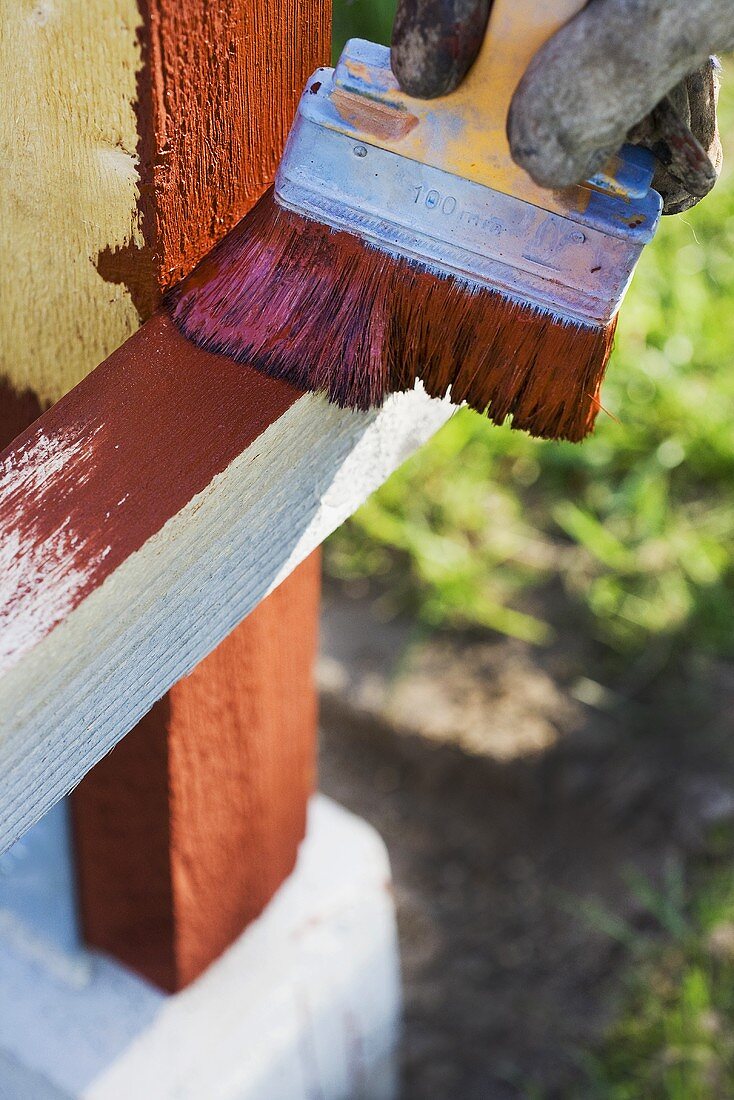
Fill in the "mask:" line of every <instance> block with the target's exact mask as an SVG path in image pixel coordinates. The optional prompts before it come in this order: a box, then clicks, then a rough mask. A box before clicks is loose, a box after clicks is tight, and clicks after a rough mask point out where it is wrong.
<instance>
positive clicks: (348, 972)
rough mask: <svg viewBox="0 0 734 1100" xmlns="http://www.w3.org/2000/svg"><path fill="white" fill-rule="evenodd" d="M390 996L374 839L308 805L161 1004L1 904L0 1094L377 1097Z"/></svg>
mask: <svg viewBox="0 0 734 1100" xmlns="http://www.w3.org/2000/svg"><path fill="white" fill-rule="evenodd" d="M399 1009H400V989H399V970H398V952H397V937H396V928H395V912H394V905H393V901H392V897H391V893H390V871H389V866H388V862H387V856H386V853H385V850H384V847H383V845H382V842H381V840H380V839H379V837H378V836H377V834H376V833H375V832H374V831H373V830H372V829H371V828H370V827H369V826H368V825H366V824H365V823H364V822H363V821H360V820H359V819H358V818H356V817H354V816H352V815H351V814H349V813H347V812H346V811H345V810H343V809H341V808H340V807H338V806H336V805H335V804H334V803H332V802H330V801H329V800H327V799H325V798H322V797H317V798H315V799H313V801H312V805H311V812H310V818H309V828H308V835H307V837H306V840H305V841H304V843H303V845H302V848H301V852H300V856H299V860H298V865H297V867H296V870H295V872H294V873H293V875H292V876H291V878H290V879H289V880H288V882H287V883H286V884H285V885H284V886H283V887H282V888H281V890H280V891H279V892H278V894H277V895H276V897H275V898H274V900H273V901H272V902H271V904H270V905H269V906H268V908H267V910H266V911H265V913H264V914H263V916H262V917H261V918H260V919H259V920H258V921H256V922H255V923H254V924H253V925H251V926H250V928H248V929H247V931H246V932H245V933H244V934H243V935H242V936H241V937H240V939H239V940H238V941H237V942H236V943H235V944H234V945H233V946H232V947H231V948H230V949H229V950H228V951H227V952H225V954H224V955H222V957H221V958H220V959H218V960H217V962H216V963H215V964H214V965H213V966H211V967H210V968H209V970H208V971H207V972H206V973H205V974H204V975H203V976H202V977H201V978H200V979H199V980H198V981H196V982H195V983H194V984H193V985H191V986H189V988H188V989H186V990H184V991H183V992H182V993H178V994H176V995H174V996H168V995H166V994H163V993H161V992H160V991H159V990H157V989H154V988H153V987H152V986H150V985H148V984H147V983H146V982H144V981H142V980H141V979H140V978H138V977H136V976H135V975H133V974H131V973H130V972H129V971H127V970H126V969H125V968H124V967H121V966H120V965H118V964H117V963H115V962H113V961H112V960H110V959H108V958H105V957H102V956H100V955H97V954H93V953H91V952H87V951H84V950H81V949H76V950H73V949H67V950H60V949H59V947H58V945H57V944H53V943H52V942H51V941H50V940H47V939H43V938H41V937H39V936H38V935H37V934H36V932H35V931H34V930H33V929H32V928H30V927H29V925H28V923H27V922H26V921H24V920H22V919H21V918H20V917H18V916H17V914H14V913H12V912H11V911H10V910H9V909H5V910H0V1100H61V1098H64V1100H70V1098H74V1100H77V1098H82V1097H84V1098H85V1100H131V1097H141V1098H142V1097H144V1098H145V1100H169V1098H170V1100H173V1097H176V1100H390V1098H392V1097H394V1095H395V1089H396V1084H395V1072H394V1052H395V1046H396V1040H397V1035H398V1026H399V1025H398V1021H399Z"/></svg>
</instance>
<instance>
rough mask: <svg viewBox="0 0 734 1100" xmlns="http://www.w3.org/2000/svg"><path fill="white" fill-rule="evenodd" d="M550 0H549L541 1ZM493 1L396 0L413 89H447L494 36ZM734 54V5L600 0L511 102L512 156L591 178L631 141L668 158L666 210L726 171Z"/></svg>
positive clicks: (554, 183) (544, 54)
mask: <svg viewBox="0 0 734 1100" xmlns="http://www.w3.org/2000/svg"><path fill="white" fill-rule="evenodd" d="M539 2H542V0H539ZM490 8H491V0H398V10H397V15H396V18H395V24H394V28H393V42H392V67H393V71H394V72H395V76H396V77H397V79H398V81H399V83H400V86H401V87H402V88H403V90H404V91H406V92H408V93H410V94H412V95H416V96H420V97H422V98H433V97H434V96H438V95H445V94H446V93H448V92H450V91H453V89H454V88H455V87H456V86H457V85H458V84H459V83H460V82H461V80H462V79H463V77H464V75H465V74H466V72H467V70H468V69H469V67H470V65H471V63H472V61H473V60H474V58H475V57H476V55H477V53H478V51H479V47H480V46H481V43H482V40H483V38H484V32H485V28H486V24H487V19H488V17H489V11H490ZM731 49H734V0H590V2H589V3H588V4H587V6H586V7H585V8H584V9H583V11H581V12H580V13H579V14H578V15H577V16H576V17H575V18H574V19H572V20H571V21H570V22H569V23H568V24H567V25H566V26H565V27H563V28H562V29H561V30H560V31H559V32H558V33H557V34H555V35H554V36H553V37H552V38H551V39H550V41H548V42H547V43H546V44H545V46H543V47H542V48H541V49H540V50H539V51H538V53H537V54H536V55H535V57H534V58H533V60H532V61H531V63H530V65H529V67H528V69H527V71H526V73H525V74H524V76H523V77H522V79H521V81H520V83H519V85H518V87H517V90H516V92H515V95H514V98H513V100H512V105H511V107H510V114H509V118H508V123H507V132H508V137H509V140H510V150H511V152H512V156H513V158H514V159H515V161H517V163H518V164H519V165H521V167H523V168H524V169H525V170H526V171H527V172H529V174H530V175H531V176H532V177H533V179H534V180H535V181H536V183H539V184H541V185H543V186H545V187H566V186H569V185H570V184H573V183H579V182H581V181H582V180H584V179H587V178H588V177H589V176H590V175H593V173H594V172H595V171H597V170H598V169H599V168H600V167H601V165H602V164H603V163H604V161H605V160H606V159H607V157H608V156H609V155H610V154H612V153H614V152H616V150H617V149H618V148H619V147H620V145H622V144H623V143H624V141H625V140H628V141H632V142H634V143H636V144H640V145H645V146H647V148H649V149H651V150H652V151H653V153H654V154H655V155H656V157H657V160H658V168H657V171H656V173H655V179H654V180H653V186H654V187H655V188H656V190H658V191H659V192H660V193H661V194H662V196H663V202H664V206H663V211H664V213H666V214H674V213H678V212H680V211H682V210H686V209H688V208H689V207H691V206H693V205H694V204H695V203H696V202H698V201H699V200H700V199H701V198H702V197H703V196H704V195H705V194H707V193H708V191H709V190H710V189H711V187H712V186H713V184H714V183H715V181H716V178H717V176H718V173H719V170H720V167H721V144H720V141H719V135H718V131H717V126H716V100H717V96H718V79H717V64H716V62H715V60H714V59H713V58H712V57H711V56H710V54H712V53H718V52H726V51H728V50H731Z"/></svg>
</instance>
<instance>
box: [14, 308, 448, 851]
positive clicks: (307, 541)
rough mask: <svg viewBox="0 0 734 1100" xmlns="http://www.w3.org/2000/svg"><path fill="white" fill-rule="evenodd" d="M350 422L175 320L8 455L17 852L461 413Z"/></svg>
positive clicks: (146, 331) (390, 408)
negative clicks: (20, 842)
mask: <svg viewBox="0 0 734 1100" xmlns="http://www.w3.org/2000/svg"><path fill="white" fill-rule="evenodd" d="M450 412H451V406H450V405H449V404H448V403H447V402H438V401H432V400H429V399H428V398H427V397H426V396H425V395H424V394H423V393H420V392H413V393H410V394H404V395H401V396H398V397H395V398H393V399H391V400H390V401H389V402H388V403H387V404H386V405H385V407H384V408H383V409H382V410H379V411H377V410H373V411H371V412H369V413H357V412H352V411H345V410H340V409H338V408H335V407H334V406H330V405H328V404H327V403H326V402H325V401H324V399H323V398H321V397H318V396H315V395H311V394H308V395H304V394H300V393H299V391H297V390H295V389H292V388H291V387H289V386H286V385H285V384H283V383H279V382H274V381H272V380H270V379H267V378H265V377H264V376H263V375H261V374H259V373H258V372H256V371H254V370H251V369H249V368H247V367H243V366H240V365H235V364H233V363H231V362H230V361H229V360H227V359H226V358H224V357H222V356H217V355H211V354H209V353H206V352H203V351H200V350H198V349H196V348H194V347H193V346H192V345H191V344H189V343H188V342H186V341H185V340H184V339H183V338H182V337H181V336H179V334H178V333H177V332H176V331H175V329H174V328H173V326H172V325H171V323H170V321H169V320H168V318H167V317H166V315H165V314H163V313H159V314H156V315H155V316H154V317H153V318H151V320H150V321H149V322H147V323H146V324H145V325H144V326H143V328H142V329H140V330H139V332H137V333H136V334H135V335H134V336H133V337H131V339H130V340H128V341H127V343H126V344H124V345H123V346H122V348H120V349H119V350H118V351H117V352H115V353H114V354H113V355H112V356H110V358H109V359H108V360H106V361H105V363H103V364H102V365H101V366H100V367H98V368H97V370H95V371H93V372H92V374H90V375H89V376H88V377H87V378H86V379H84V380H83V381H82V382H81V383H80V384H79V385H78V386H77V387H76V388H75V389H74V390H72V391H71V392H70V393H69V394H67V395H66V397H64V398H62V400H61V401H59V402H58V403H57V404H56V405H55V406H53V408H51V409H50V410H49V411H48V412H47V413H45V414H44V416H43V417H41V418H40V420H38V421H36V423H35V424H34V425H32V426H31V427H30V428H29V429H28V430H27V431H26V432H25V433H24V434H23V435H21V436H20V437H19V438H18V439H17V440H16V441H15V442H14V443H13V445H12V446H11V447H10V448H9V449H8V450H7V451H5V452H4V454H3V455H2V456H0V547H2V549H1V550H0V556H1V557H2V562H1V563H0V717H1V718H2V725H1V727H0V849H4V848H5V847H7V846H8V845H9V844H11V843H12V842H13V840H14V839H15V838H17V837H18V836H19V835H20V834H21V833H22V832H23V831H24V830H25V829H26V828H28V827H29V826H30V825H31V824H32V823H33V822H34V821H35V820H37V819H38V818H39V817H40V816H41V815H42V813H43V812H44V811H45V810H46V809H48V808H49V807H50V806H51V805H52V804H53V803H54V802H55V801H56V800H57V799H58V798H60V797H61V796H62V795H63V794H64V793H66V792H67V791H68V790H70V789H71V788H72V787H73V786H74V785H75V784H76V783H78V782H79V780H80V779H81V778H82V776H83V775H84V774H85V773H86V772H87V771H88V770H89V769H90V768H91V767H92V765H93V764H94V763H95V762H96V761H97V760H99V759H100V758H101V757H102V756H103V755H104V754H105V753H106V752H107V751H108V750H109V749H110V748H112V746H113V745H114V744H115V743H116V742H117V741H118V740H119V739H120V738H121V737H122V736H123V735H124V734H125V733H126V732H127V731H128V730H129V729H130V728H131V727H132V726H133V725H134V723H135V722H136V721H137V720H138V719H139V718H140V717H141V716H142V715H143V714H145V713H146V711H147V710H148V709H149V708H150V707H151V706H152V704H153V703H154V702H155V701H156V700H157V699H158V698H160V697H161V696H162V695H163V693H164V692H165V691H166V690H167V689H168V688H169V687H170V686H171V685H172V684H173V683H175V682H176V681H177V680H178V679H179V678H180V677H181V676H183V675H185V674H186V673H187V672H189V671H190V670H191V669H192V668H193V666H194V665H195V664H196V663H197V661H199V660H200V659H201V658H202V657H204V656H205V655H206V654H207V653H209V652H210V651H211V650H212V649H213V648H214V646H215V645H217V643H218V642H219V641H221V639H222V638H224V637H225V636H226V634H228V633H229V631H230V630H232V629H233V627H234V626H235V625H236V624H237V623H238V622H240V621H241V619H243V618H244V616H245V615H247V614H248V612H249V611H251V610H252V609H253V608H254V607H255V606H256V605H257V604H258V603H259V602H260V601H261V600H262V599H263V597H264V596H265V595H266V594H267V593H268V592H269V591H271V590H272V589H273V588H274V587H275V586H276V585H277V584H278V583H279V582H280V581H281V580H282V579H283V578H284V577H285V576H287V575H288V574H289V573H290V572H291V571H292V569H293V568H294V567H295V566H296V565H297V564H298V563H299V562H300V561H301V560H303V558H304V557H305V556H306V555H307V554H308V553H309V552H310V551H311V550H313V549H314V547H316V546H318V545H319V543H320V542H321V541H322V540H323V539H324V538H325V537H326V535H327V534H329V533H330V532H331V531H332V530H333V529H334V528H335V527H337V526H338V525H339V524H340V523H341V522H342V521H343V520H344V519H345V518H346V517H347V516H348V515H350V514H351V512H352V511H354V509H355V508H357V507H358V506H359V504H360V503H362V501H363V500H364V499H365V498H366V497H367V496H368V494H369V493H370V492H372V490H374V489H375V488H376V487H377V486H378V485H380V484H381V483H382V482H383V481H384V480H385V478H386V477H387V476H388V475H389V474H390V473H391V472H392V470H394V469H395V468H396V466H398V465H399V464H400V462H402V461H403V459H404V458H406V457H407V456H408V455H409V454H410V453H411V452H412V451H413V450H415V448H416V447H418V446H419V445H420V444H421V443H422V442H423V441H424V440H425V439H427V438H428V436H430V435H431V433H432V432H433V431H435V429H436V428H437V427H438V426H439V425H440V424H442V423H443V422H444V421H445V420H446V419H447V417H448V416H449V415H450Z"/></svg>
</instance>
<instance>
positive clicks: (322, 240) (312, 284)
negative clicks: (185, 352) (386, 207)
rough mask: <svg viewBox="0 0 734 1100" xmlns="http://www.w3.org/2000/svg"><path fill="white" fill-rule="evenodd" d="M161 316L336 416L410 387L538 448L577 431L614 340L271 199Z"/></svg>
mask: <svg viewBox="0 0 734 1100" xmlns="http://www.w3.org/2000/svg"><path fill="white" fill-rule="evenodd" d="M169 308H170V310H171V313H172V316H173V318H174V320H175V321H176V323H177V324H178V325H179V326H180V327H181V329H182V330H183V332H184V333H185V335H186V336H187V337H188V338H189V339H191V340H193V341H194V342H195V343H196V344H198V345H199V346H201V347H203V348H206V349H207V350H208V351H216V352H220V353H222V354H224V355H227V356H229V357H230V358H232V359H234V360H236V361H238V362H243V363H247V364H248V365H250V366H254V367H257V368H258V369H259V370H261V371H264V372H265V373H266V374H269V375H271V376H272V377H275V378H282V379H286V380H287V381H288V382H291V383H293V384H294V385H296V386H299V387H301V388H302V389H306V390H315V391H323V392H326V393H327V394H328V396H329V399H330V400H331V401H334V402H336V403H337V404H339V405H341V406H348V407H352V408H357V409H367V408H370V407H371V406H374V405H379V404H381V402H382V400H383V398H384V397H385V396H386V394H388V393H393V392H396V391H401V390H407V389H412V388H413V386H414V384H415V381H416V379H417V378H421V379H422V381H423V384H424V386H425V387H426V390H427V391H428V392H429V393H430V394H432V395H433V396H444V395H445V394H446V393H447V392H448V391H449V389H450V390H451V397H452V400H454V401H455V402H457V403H458V402H461V401H465V402H466V403H467V404H468V405H470V406H471V407H472V408H474V409H477V410H478V411H480V412H486V414H487V416H489V418H490V419H491V420H493V421H494V422H495V423H497V424H501V423H502V422H503V421H504V420H505V419H506V418H507V417H512V426H513V427H514V428H522V429H525V430H526V431H528V432H530V433H531V434H532V435H536V436H543V437H546V438H552V439H570V440H579V439H583V437H584V436H585V435H587V434H588V433H589V432H590V431H591V429H592V427H593V425H594V420H595V419H596V414H597V412H598V410H599V407H600V403H599V398H598V393H599V389H600V386H601V381H602V378H603V375H604V369H605V367H606V363H607V360H608V358H609V354H610V351H611V347H612V341H613V336H614V323H611V324H609V325H607V326H605V327H602V326H598V327H594V326H592V325H583V324H580V323H575V322H569V321H568V320H566V319H564V318H563V317H561V316H558V315H555V314H553V313H550V312H549V311H547V310H541V309H539V308H538V307H536V306H534V305H532V304H529V303H525V304H523V303H520V302H517V301H515V300H514V299H511V298H508V297H507V296H506V295H505V294H503V293H502V292H501V291H496V290H491V289H485V288H479V287H476V286H472V285H469V284H467V283H465V282H462V281H461V280H459V279H456V278H454V277H453V276H452V275H450V274H447V275H445V276H444V275H442V274H439V273H438V272H437V271H435V270H433V269H430V268H428V267H426V266H424V265H422V264H419V263H416V262H414V261H411V260H407V259H404V258H401V257H396V256H394V255H391V254H390V253H388V252H384V251H382V250H380V249H379V248H373V247H371V246H369V245H367V244H365V243H364V242H363V241H361V240H360V239H359V238H357V237H355V236H353V235H352V234H351V233H346V232H340V231H335V230H332V229H330V228H329V227H328V226H325V225H322V224H321V223H320V222H316V221H311V220H309V219H307V218H304V217H301V216H299V215H297V214H293V213H291V212H290V211H286V210H283V209H282V208H281V207H279V206H278V205H277V203H276V202H275V200H274V198H273V194H272V191H268V192H267V193H266V194H265V195H264V196H263V198H262V199H261V200H260V202H259V203H258V204H257V206H256V207H255V208H254V209H253V210H252V211H251V212H250V214H248V215H247V217H246V218H244V219H243V220H242V221H241V222H240V223H239V225H238V226H237V227H236V228H235V229H234V230H232V232H231V233H229V234H228V236H227V237H226V238H225V239H224V240H223V241H222V242H221V244H220V245H219V246H218V247H217V248H216V249H215V250H214V251H213V252H212V253H211V255H210V256H209V257H207V258H206V259H205V260H204V261H202V263H201V264H200V265H199V267H198V268H197V269H196V270H195V271H194V272H193V273H192V275H190V276H189V278H188V279H186V280H184V282H183V283H181V285H180V286H179V287H178V288H177V289H176V290H175V291H174V292H173V294H172V295H171V297H170V299H169Z"/></svg>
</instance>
